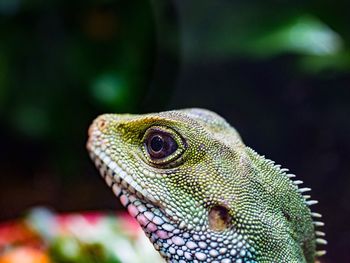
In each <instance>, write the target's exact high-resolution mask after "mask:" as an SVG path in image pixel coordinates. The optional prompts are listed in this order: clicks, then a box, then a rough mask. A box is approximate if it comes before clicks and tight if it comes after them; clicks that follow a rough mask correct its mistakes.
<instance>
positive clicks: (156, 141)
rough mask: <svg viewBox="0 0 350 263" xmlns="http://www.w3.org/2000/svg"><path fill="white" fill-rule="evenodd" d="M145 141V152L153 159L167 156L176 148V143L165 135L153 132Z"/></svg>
mask: <svg viewBox="0 0 350 263" xmlns="http://www.w3.org/2000/svg"><path fill="white" fill-rule="evenodd" d="M150 135H151V136H150V138H149V139H148V140H147V151H148V153H149V155H150V156H151V157H152V158H154V159H161V158H164V157H167V156H169V155H170V154H172V153H173V152H175V151H176V149H177V148H178V146H177V143H176V141H175V140H174V139H173V138H172V137H171V136H170V135H169V134H166V133H161V132H154V133H153V134H150Z"/></svg>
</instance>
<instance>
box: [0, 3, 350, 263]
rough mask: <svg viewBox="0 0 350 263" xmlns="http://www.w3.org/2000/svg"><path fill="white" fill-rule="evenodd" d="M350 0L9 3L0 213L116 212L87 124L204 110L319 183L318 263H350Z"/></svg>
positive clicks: (4, 6) (0, 104)
mask: <svg viewBox="0 0 350 263" xmlns="http://www.w3.org/2000/svg"><path fill="white" fill-rule="evenodd" d="M129 2H130V3H129ZM346 2H347V1H337V2H336V3H335V2H334V1H330V0H324V1H308V2H307V3H304V1H293V2H287V1H272V0H268V1H246V2H245V1H227V0H226V1H224V0H220V1H206V0H202V1H195V0H194V1H180V0H178V1H175V0H174V1H161V0H154V1H150V2H149V1H109V0H105V1H74V3H71V1H53V0H51V1H50V0H46V1H40V0H32V1H29V0H27V1H25V0H0V137H1V140H0V149H1V150H0V219H2V220H7V219H11V218H15V217H18V216H21V215H22V214H23V213H24V212H25V211H26V210H28V209H29V208H31V207H33V206H38V205H43V206H49V207H52V208H53V209H55V210H56V211H62V212H63V211H85V210H105V209H120V205H119V201H117V199H116V198H115V197H114V196H113V195H112V192H111V191H110V190H109V189H108V187H106V186H105V183H104V182H103V181H102V180H101V179H100V178H99V175H98V172H97V171H96V170H95V169H94V167H93V165H92V163H91V162H90V160H89V158H88V155H87V153H86V150H85V142H86V139H87V128H88V126H89V124H90V122H91V121H92V120H93V119H94V118H95V117H96V116H97V115H99V114H101V113H105V112H119V113H120V112H131V113H143V112H150V111H161V110H167V109H175V108H183V107H204V108H208V109H211V110H213V111H216V112H218V113H219V114H221V115H222V116H224V117H225V118H226V119H227V120H228V121H229V122H230V123H231V124H232V125H233V126H235V127H236V128H237V130H238V131H239V132H240V133H241V135H242V137H243V139H244V141H245V143H246V144H247V145H249V146H251V147H252V148H254V149H255V150H256V151H257V152H259V153H261V154H265V155H266V156H267V157H268V158H270V159H273V160H275V161H276V162H277V163H280V164H281V165H282V166H283V167H288V168H289V169H290V170H291V172H292V173H295V174H297V176H298V179H301V180H303V181H304V182H305V186H308V187H311V188H312V189H313V191H312V196H313V198H315V199H317V200H319V202H320V203H319V204H318V205H316V206H315V210H317V211H319V212H321V213H322V214H323V216H324V218H323V220H324V221H325V223H326V226H325V232H326V233H327V240H328V241H329V245H328V246H327V250H328V254H327V255H326V256H325V257H324V258H323V262H350V250H349V247H350V241H349V236H350V205H349V201H350V173H349V171H350V162H349V160H348V158H349V156H350V122H349V118H350V46H349V44H350V29H349V25H350V15H349V10H350V7H349V6H348V5H347V3H346Z"/></svg>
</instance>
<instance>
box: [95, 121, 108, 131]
mask: <svg viewBox="0 0 350 263" xmlns="http://www.w3.org/2000/svg"><path fill="white" fill-rule="evenodd" d="M106 126H107V122H106V120H105V119H100V120H98V122H97V127H98V128H99V129H100V130H103V129H104V128H105V127H106Z"/></svg>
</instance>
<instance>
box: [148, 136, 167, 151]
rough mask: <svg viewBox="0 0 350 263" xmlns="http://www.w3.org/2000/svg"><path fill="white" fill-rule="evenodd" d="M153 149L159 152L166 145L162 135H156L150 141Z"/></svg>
mask: <svg viewBox="0 0 350 263" xmlns="http://www.w3.org/2000/svg"><path fill="white" fill-rule="evenodd" d="M150 146H151V149H152V151H154V152H159V151H161V150H162V149H163V147H164V140H163V138H161V137H160V136H158V135H156V136H154V137H153V138H152V139H151V143H150Z"/></svg>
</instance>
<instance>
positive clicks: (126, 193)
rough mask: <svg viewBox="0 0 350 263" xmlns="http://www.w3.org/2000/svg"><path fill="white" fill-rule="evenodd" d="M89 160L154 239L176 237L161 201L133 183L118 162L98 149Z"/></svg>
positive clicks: (91, 153) (92, 152) (172, 224)
mask: <svg viewBox="0 0 350 263" xmlns="http://www.w3.org/2000/svg"><path fill="white" fill-rule="evenodd" d="M88 147H91V146H89V145H88ZM90 157H91V159H92V160H93V161H94V162H95V166H96V167H97V168H98V169H99V171H100V174H101V176H102V177H103V178H104V179H105V181H106V183H107V185H108V186H109V187H110V188H112V190H113V192H114V194H115V195H116V196H117V197H119V199H120V202H121V203H122V205H123V206H124V207H126V209H127V210H128V212H129V214H130V215H131V216H132V217H134V218H135V219H136V220H137V221H138V223H139V224H140V225H141V227H142V228H143V229H144V231H145V233H146V234H147V235H148V236H149V238H150V239H151V240H152V239H153V240H157V239H169V238H171V237H172V236H173V235H174V234H175V233H174V232H173V231H174V230H175V227H174V223H173V222H172V221H171V220H170V219H169V218H168V216H167V215H166V214H165V213H164V212H163V210H162V209H161V208H160V206H159V205H158V202H157V201H156V200H155V199H154V198H153V197H152V196H151V195H150V194H149V193H148V192H147V191H145V190H143V189H142V188H141V187H140V186H138V185H137V184H136V183H135V182H134V181H132V180H131V179H132V178H131V177H130V176H128V175H127V173H126V172H125V171H124V170H123V169H122V168H121V167H120V166H119V165H118V164H117V163H116V162H114V161H112V160H111V159H110V158H109V157H108V156H107V155H106V154H105V153H104V152H103V151H101V150H99V149H94V150H93V151H90ZM175 232H176V231H175Z"/></svg>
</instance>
